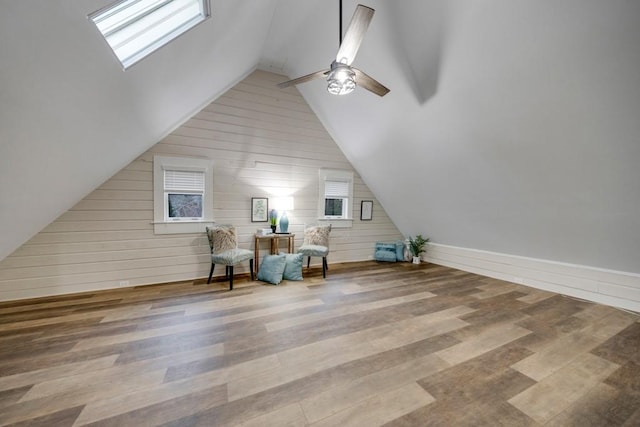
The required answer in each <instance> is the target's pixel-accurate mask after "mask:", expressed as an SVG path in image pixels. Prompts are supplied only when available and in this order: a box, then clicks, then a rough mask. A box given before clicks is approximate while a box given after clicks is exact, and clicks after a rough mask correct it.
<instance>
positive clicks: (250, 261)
mask: <svg viewBox="0 0 640 427" xmlns="http://www.w3.org/2000/svg"><path fill="white" fill-rule="evenodd" d="M249 270H251V281H252V282H253V258H251V259H250V260H249Z"/></svg>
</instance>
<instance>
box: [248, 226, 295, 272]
mask: <svg viewBox="0 0 640 427" xmlns="http://www.w3.org/2000/svg"><path fill="white" fill-rule="evenodd" d="M295 237H296V235H295V234H291V233H287V234H277V233H275V234H267V235H266V236H259V235H257V234H256V235H255V236H254V239H253V240H254V241H253V244H254V246H253V247H254V249H253V250H254V253H253V255H254V258H255V263H254V269H255V271H256V273H257V272H258V269H259V268H260V242H262V241H265V240H266V241H269V253H270V254H271V255H275V254H277V253H278V252H279V251H280V248H279V245H280V243H279V242H280V239H287V251H288V252H289V253H290V254H292V253H293V250H294V248H293V246H294V238H295ZM283 249H284V248H283Z"/></svg>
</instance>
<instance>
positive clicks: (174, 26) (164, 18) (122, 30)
mask: <svg viewBox="0 0 640 427" xmlns="http://www.w3.org/2000/svg"><path fill="white" fill-rule="evenodd" d="M209 10H210V8H209V0H122V1H119V2H116V3H114V4H112V5H111V6H108V7H106V8H104V9H101V10H99V11H97V12H94V13H92V14H91V15H89V19H91V20H92V21H93V23H94V24H96V27H98V30H99V31H100V33H101V34H102V36H103V37H104V38H105V40H106V41H107V43H108V44H109V46H110V47H111V49H112V50H113V52H114V53H115V55H116V56H117V57H118V59H119V60H120V63H121V64H122V66H123V67H124V68H125V69H127V68H128V67H130V66H131V65H133V64H135V63H136V62H138V61H139V60H141V59H142V58H144V57H145V56H147V55H149V54H150V53H151V52H154V51H155V50H157V49H159V48H161V47H162V46H164V45H165V44H167V43H168V42H170V41H171V40H173V39H175V38H176V37H178V36H179V35H181V34H183V33H185V32H186V31H188V30H190V29H191V28H193V27H195V26H196V25H197V24H199V23H200V22H202V21H204V20H206V19H207V18H208V17H209V16H210V11H209Z"/></svg>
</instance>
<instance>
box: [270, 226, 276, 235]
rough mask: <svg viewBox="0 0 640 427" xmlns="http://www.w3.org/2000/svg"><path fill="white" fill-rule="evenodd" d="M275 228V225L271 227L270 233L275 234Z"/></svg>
mask: <svg viewBox="0 0 640 427" xmlns="http://www.w3.org/2000/svg"><path fill="white" fill-rule="evenodd" d="M276 227H277V225H272V226H271V232H272V233H275V232H276Z"/></svg>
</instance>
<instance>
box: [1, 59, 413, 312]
mask: <svg viewBox="0 0 640 427" xmlns="http://www.w3.org/2000/svg"><path fill="white" fill-rule="evenodd" d="M282 78H283V77H282V76H278V75H275V74H271V73H267V72H263V71H256V72H254V73H253V74H251V75H250V76H249V77H247V78H246V79H245V80H243V81H242V82H240V83H239V84H237V85H236V86H234V87H233V88H232V89H231V90H229V91H228V92H226V93H225V94H224V95H223V96H221V97H220V98H219V99H217V100H216V101H215V102H213V103H212V104H210V105H208V106H207V107H205V108H204V109H203V110H202V111H201V112H199V113H198V114H196V115H195V116H194V117H193V118H191V119H190V120H188V121H187V122H186V123H185V124H184V125H182V126H180V127H179V128H178V129H176V130H175V131H174V132H172V133H171V134H170V135H169V136H168V137H166V138H165V139H163V140H162V141H161V142H160V143H158V144H156V145H154V146H153V147H152V148H151V149H150V150H148V151H147V152H145V153H144V154H142V155H141V156H140V157H138V158H137V159H136V160H134V161H133V162H131V163H130V164H129V165H128V166H126V167H125V168H124V169H122V170H121V171H120V172H118V173H117V174H115V175H114V176H113V177H112V178H111V179H109V180H107V181H106V182H105V183H104V184H102V185H101V186H100V187H99V188H98V189H96V190H95V191H93V192H92V193H91V194H89V195H88V196H87V197H85V198H84V199H83V200H82V201H80V202H79V203H78V204H76V205H75V206H74V207H73V208H72V209H70V210H69V211H68V212H66V213H64V214H63V215H62V216H60V217H59V218H58V219H57V220H55V221H54V222H53V223H51V224H50V225H49V226H47V227H46V228H45V229H44V230H42V231H41V232H40V233H38V234H37V235H36V236H34V237H33V238H32V239H30V240H29V241H28V242H27V243H25V244H24V245H22V246H21V247H20V248H18V249H17V250H16V251H15V252H14V253H13V254H11V255H10V256H9V257H7V258H6V259H4V260H3V261H1V262H0V300H9V299H18V298H28V297H37V296H44V295H53V294H62V293H71V292H80V291H89V290H97V289H107V288H113V287H118V286H119V284H120V282H121V281H128V282H129V285H131V286H133V285H141V284H152V283H161V282H170V281H178V280H191V279H195V278H202V277H206V276H207V275H208V273H209V268H210V265H211V264H210V261H209V255H208V254H209V246H208V243H207V239H206V236H205V234H204V225H203V226H202V232H201V233H196V234H177V235H176V234H172V235H167V234H162V235H156V234H154V233H153V225H152V221H153V181H152V175H153V156H154V155H155V154H161V155H167V156H186V157H199V158H207V159H211V160H212V161H213V164H214V177H213V182H214V195H213V198H214V219H215V220H216V222H218V223H222V224H227V223H232V224H234V225H236V227H237V229H238V233H239V245H240V247H244V248H249V249H252V248H253V234H254V233H255V231H256V229H257V228H268V223H266V222H264V223H252V222H251V217H250V207H251V197H273V196H277V195H284V194H289V193H290V194H293V197H294V208H295V209H294V210H293V211H292V212H289V214H288V216H289V220H290V225H289V229H290V231H291V232H294V233H296V238H295V241H296V247H299V246H300V245H301V243H302V230H303V228H304V225H305V224H314V223H316V221H317V201H318V169H319V168H322V167H324V168H335V169H344V170H353V167H352V166H351V164H350V163H349V162H348V161H347V159H346V158H345V157H344V155H343V154H342V152H341V151H340V149H339V148H338V146H337V145H336V144H335V142H334V141H333V140H332V139H331V137H330V136H329V135H328V134H327V132H326V131H325V130H324V128H323V126H322V124H321V123H320V122H319V121H318V119H317V118H316V116H315V115H314V114H313V112H312V111H311V110H310V109H309V107H308V106H307V104H306V103H305V101H304V99H303V98H302V97H301V96H300V95H299V93H298V92H297V91H296V90H295V89H290V90H288V91H286V92H283V91H280V90H279V89H277V88H276V87H275V83H276V82H278V81H281V80H282ZM354 192H355V197H354V202H355V203H354V212H353V215H354V218H355V219H354V221H353V227H352V228H342V229H341V228H336V229H334V230H332V232H331V241H330V244H331V252H330V254H329V256H328V261H329V264H331V263H335V262H345V261H357V260H366V259H370V257H371V255H373V249H374V242H376V241H378V240H385V241H393V240H398V239H402V235H401V234H400V233H399V231H398V230H397V228H396V227H395V226H394V225H393V223H392V222H391V220H390V219H389V218H388V217H387V215H386V214H385V212H384V211H383V209H382V208H381V207H380V205H379V204H378V202H377V201H376V200H375V198H374V197H373V195H372V193H371V191H370V190H369V189H368V188H367V186H366V185H365V184H364V183H363V181H362V179H361V178H360V177H359V176H358V175H357V173H356V174H355V185H354ZM363 199H365V200H374V208H373V220H372V221H360V220H359V218H360V201H361V200H363ZM266 253H268V251H267V248H266V247H264V248H263V250H262V251H261V254H262V255H265V254H266ZM319 261H320V260H319V259H312V264H317V263H318V262H319ZM245 264H246V265H242V266H239V267H238V268H237V269H236V271H237V272H238V273H242V272H247V271H248V263H245ZM218 270H219V271H217V272H216V273H217V274H216V275H219V274H221V273H224V269H218ZM329 274H331V273H330V272H329ZM213 286H218V287H225V286H227V285H226V283H222V284H220V283H217V284H214V285H213Z"/></svg>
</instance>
